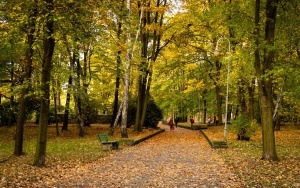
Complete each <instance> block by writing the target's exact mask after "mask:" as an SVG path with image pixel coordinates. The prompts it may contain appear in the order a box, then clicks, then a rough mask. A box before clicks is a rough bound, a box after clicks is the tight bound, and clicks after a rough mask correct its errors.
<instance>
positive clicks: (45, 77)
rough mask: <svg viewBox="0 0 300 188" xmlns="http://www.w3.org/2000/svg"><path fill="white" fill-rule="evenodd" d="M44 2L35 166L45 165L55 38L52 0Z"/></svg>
mask: <svg viewBox="0 0 300 188" xmlns="http://www.w3.org/2000/svg"><path fill="white" fill-rule="evenodd" d="M45 3H46V5H47V6H46V10H45V14H46V15H47V16H46V19H47V20H46V33H45V39H44V54H43V64H42V77H41V91H42V96H41V97H42V98H41V110H40V120H39V134H38V140H37V146H36V152H35V157H34V163H33V164H34V165H35V166H45V159H46V144H47V128H48V116H49V103H50V76H51V69H52V56H53V52H54V46H55V40H54V38H53V33H54V32H53V16H52V11H53V0H45Z"/></svg>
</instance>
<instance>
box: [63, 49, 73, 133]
mask: <svg viewBox="0 0 300 188" xmlns="http://www.w3.org/2000/svg"><path fill="white" fill-rule="evenodd" d="M68 52H69V58H70V76H69V80H68V90H67V98H66V105H65V113H64V123H63V126H62V128H61V130H62V131H67V130H68V124H69V110H70V101H71V92H70V90H71V89H73V87H72V84H73V71H74V64H75V54H74V53H73V55H72V53H71V52H70V50H69V49H68Z"/></svg>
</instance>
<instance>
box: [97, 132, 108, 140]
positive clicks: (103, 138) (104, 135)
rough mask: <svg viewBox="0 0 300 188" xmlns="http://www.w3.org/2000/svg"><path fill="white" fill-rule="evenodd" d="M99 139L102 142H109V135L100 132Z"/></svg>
mask: <svg viewBox="0 0 300 188" xmlns="http://www.w3.org/2000/svg"><path fill="white" fill-rule="evenodd" d="M98 139H99V141H100V142H107V141H108V136H107V134H98Z"/></svg>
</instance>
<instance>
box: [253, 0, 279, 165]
mask: <svg viewBox="0 0 300 188" xmlns="http://www.w3.org/2000/svg"><path fill="white" fill-rule="evenodd" d="M277 3H278V0H267V2H266V8H265V13H266V21H265V37H264V41H265V42H266V46H264V51H263V52H264V54H263V59H262V61H260V59H261V58H260V50H259V37H260V35H259V31H258V29H259V27H258V25H259V23H260V19H259V13H260V0H256V11H255V23H256V50H255V71H256V76H257V77H258V93H259V102H260V110H261V116H262V117H261V124H262V136H263V156H262V159H265V160H274V161H275V160H278V157H277V153H276V148H275V135H274V124H273V107H274V105H273V93H272V77H271V76H270V71H272V66H273V64H274V55H275V52H274V49H272V47H273V46H274V39H275V26H276V10H277Z"/></svg>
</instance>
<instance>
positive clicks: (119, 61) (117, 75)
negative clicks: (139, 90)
mask: <svg viewBox="0 0 300 188" xmlns="http://www.w3.org/2000/svg"><path fill="white" fill-rule="evenodd" d="M121 29H122V23H121V22H119V23H118V31H117V37H118V40H119V42H121V41H120V40H121V38H120V36H121V31H122V30H121ZM121 53H122V51H121V50H118V52H117V66H116V88H115V94H114V106H113V114H112V119H111V123H110V127H113V125H114V120H115V119H116V117H117V113H118V106H119V90H120V74H121V71H120V66H121V63H122V61H121Z"/></svg>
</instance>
